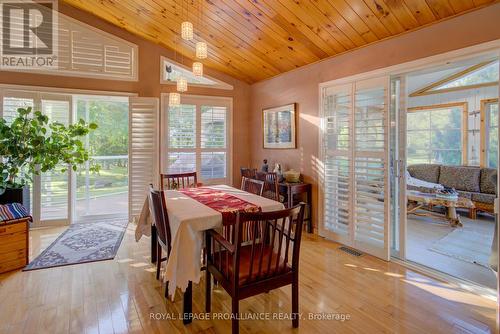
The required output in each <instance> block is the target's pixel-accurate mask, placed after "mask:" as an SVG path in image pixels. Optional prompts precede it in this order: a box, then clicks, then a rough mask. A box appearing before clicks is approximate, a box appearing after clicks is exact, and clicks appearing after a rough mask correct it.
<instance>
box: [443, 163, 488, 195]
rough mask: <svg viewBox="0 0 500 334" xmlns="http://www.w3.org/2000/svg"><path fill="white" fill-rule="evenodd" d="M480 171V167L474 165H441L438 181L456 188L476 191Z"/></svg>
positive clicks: (477, 189) (477, 190)
mask: <svg viewBox="0 0 500 334" xmlns="http://www.w3.org/2000/svg"><path fill="white" fill-rule="evenodd" d="M480 173H481V169H480V168H476V167H458V166H441V170H440V171H439V183H441V184H442V185H443V186H446V187H450V188H455V189H456V190H465V191H470V192H476V193H477V192H479V175H480Z"/></svg>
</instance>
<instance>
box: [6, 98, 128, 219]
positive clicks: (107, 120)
mask: <svg viewBox="0 0 500 334" xmlns="http://www.w3.org/2000/svg"><path fill="white" fill-rule="evenodd" d="M0 93H1V95H0V97H1V107H2V108H0V110H1V114H0V117H3V118H5V119H6V120H7V121H8V122H10V121H11V120H12V119H13V118H14V117H16V116H17V109H18V108H27V107H31V108H33V109H34V110H39V111H41V112H42V113H43V114H45V115H47V116H48V117H49V120H50V122H59V123H62V124H64V125H69V124H72V123H73V122H76V121H78V120H79V119H84V120H85V121H87V122H94V123H96V124H98V129H97V130H95V131H93V132H91V133H90V134H89V135H88V136H86V137H85V138H82V141H83V142H84V144H85V147H86V148H87V149H88V150H89V151H90V155H91V159H92V162H89V163H87V165H86V166H84V167H83V168H81V169H80V170H78V171H77V172H73V171H72V170H71V169H68V168H66V169H67V170H68V171H66V172H61V170H62V169H64V168H65V166H64V165H59V166H58V167H57V168H56V169H54V170H52V171H48V172H44V173H40V175H34V176H33V182H32V183H31V184H30V185H29V188H30V200H29V207H30V212H31V214H32V216H33V220H34V226H50V225H67V224H69V223H70V222H87V221H95V220H96V219H97V218H117V217H120V218H123V217H127V216H128V184H129V182H128V147H129V142H128V141H129V138H128V133H129V117H128V112H129V109H128V106H129V103H128V98H127V97H105V96H95V95H94V96H82V95H74V94H71V95H69V94H57V93H42V92H32V91H23V90H14V89H12V90H0ZM49 131H50V130H49ZM90 164H98V165H99V166H100V170H99V171H98V172H91V171H90Z"/></svg>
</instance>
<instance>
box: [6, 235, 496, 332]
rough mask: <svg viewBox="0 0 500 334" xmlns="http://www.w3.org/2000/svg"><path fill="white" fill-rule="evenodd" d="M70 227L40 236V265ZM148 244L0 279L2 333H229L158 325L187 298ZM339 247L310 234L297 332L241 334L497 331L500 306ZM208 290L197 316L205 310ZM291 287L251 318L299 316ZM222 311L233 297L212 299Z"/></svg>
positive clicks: (285, 327) (264, 327) (212, 327)
mask: <svg viewBox="0 0 500 334" xmlns="http://www.w3.org/2000/svg"><path fill="white" fill-rule="evenodd" d="M62 231H64V228H57V229H41V230H36V231H32V232H31V239H32V240H31V246H32V248H31V250H32V252H31V258H33V257H34V256H36V255H37V254H39V253H40V251H41V250H42V249H43V248H45V247H47V246H48V245H49V244H50V243H51V242H52V241H53V240H54V239H55V238H56V237H57V236H58V235H59V234H60V233H61V232H62ZM148 246H149V240H148V239H147V238H144V239H143V240H141V241H140V242H139V243H136V242H135V241H134V236H133V226H130V227H129V230H128V231H127V234H126V236H125V238H124V240H123V243H122V245H121V247H120V250H119V252H118V256H117V258H116V259H115V260H112V261H103V262H94V263H89V264H81V265H73V266H66V267H59V268H52V269H44V270H38V271H30V272H20V271H18V272H13V273H8V274H3V275H0V333H2V334H3V333H14V334H20V333H29V334H31V333H36V334H42V333H51V334H55V333H230V330H231V322H230V320H224V319H217V320H214V319H212V320H198V319H195V320H194V321H193V323H192V324H190V325H188V326H184V325H183V324H182V321H181V320H179V319H176V320H155V319H152V314H153V315H155V314H160V316H161V314H164V315H165V316H170V317H172V316H175V315H177V314H179V313H180V312H181V309H182V298H181V295H180V294H177V295H176V298H175V301H174V302H171V301H166V300H165V299H164V298H163V288H162V286H161V285H160V283H159V282H157V281H156V280H155V274H154V268H153V266H152V265H151V264H150V263H149V248H148ZM337 248H338V245H337V244H335V243H332V242H329V241H325V240H323V239H321V238H319V237H316V236H310V235H306V236H305V238H304V241H303V244H302V253H301V269H300V312H301V313H302V314H303V317H304V318H306V319H303V320H301V322H300V327H299V329H297V330H293V329H292V324H291V321H290V320H286V319H285V320H266V321H265V320H246V321H240V331H241V333H370V334H371V333H433V334H434V333H454V332H455V333H496V332H497V328H496V319H495V317H496V312H497V310H496V303H495V302H494V301H491V300H488V299H486V298H483V297H480V296H477V295H473V294H471V293H468V292H464V291H462V290H460V289H458V288H457V287H456V286H453V285H449V284H445V283H442V282H439V281H436V280H434V279H430V278H428V277H426V276H423V275H421V274H418V273H416V272H414V271H412V270H409V269H406V268H405V267H402V266H400V265H398V264H395V263H388V262H384V261H380V260H378V259H375V258H373V257H371V256H367V255H364V256H362V257H359V258H357V257H353V256H351V255H348V254H345V253H343V252H341V251H339V250H338V249H337ZM203 286H204V285H203V284H198V285H196V284H195V285H194V288H193V294H194V298H193V303H194V305H193V309H194V312H196V313H197V314H198V316H199V317H201V316H202V313H201V312H203V311H204V293H205V291H204V288H203ZM290 297H291V293H290V288H282V289H279V290H274V291H271V292H270V293H268V294H262V295H259V296H256V297H252V298H249V299H247V300H244V301H242V302H241V304H240V305H241V306H240V312H242V313H243V314H257V313H262V314H264V316H265V314H266V313H267V312H269V314H270V316H271V317H273V316H274V315H273V314H277V315H279V314H278V312H283V313H282V315H286V313H288V312H291V302H290ZM212 305H213V306H212V310H213V312H219V313H220V312H229V310H230V306H231V303H230V299H229V298H228V296H227V294H226V293H225V292H224V291H223V290H222V289H221V288H216V289H215V291H214V294H213V304H212ZM309 313H313V314H316V315H321V314H323V315H327V314H331V313H338V314H344V315H349V317H350V319H349V320H347V321H338V320H309V319H307V318H308V317H309Z"/></svg>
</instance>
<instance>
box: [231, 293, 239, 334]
mask: <svg viewBox="0 0 500 334" xmlns="http://www.w3.org/2000/svg"><path fill="white" fill-rule="evenodd" d="M231 303H232V309H231V312H232V316H233V319H232V320H231V325H232V330H231V333H232V334H238V333H239V332H240V324H239V320H238V318H239V313H240V311H239V309H240V301H239V300H238V297H235V296H233V297H232V299H231Z"/></svg>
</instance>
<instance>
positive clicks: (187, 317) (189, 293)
mask: <svg viewBox="0 0 500 334" xmlns="http://www.w3.org/2000/svg"><path fill="white" fill-rule="evenodd" d="M182 313H183V314H182V322H183V323H184V325H187V324H190V323H191V322H193V282H191V281H189V284H188V286H187V288H186V291H185V292H184V300H183V305H182Z"/></svg>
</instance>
